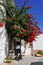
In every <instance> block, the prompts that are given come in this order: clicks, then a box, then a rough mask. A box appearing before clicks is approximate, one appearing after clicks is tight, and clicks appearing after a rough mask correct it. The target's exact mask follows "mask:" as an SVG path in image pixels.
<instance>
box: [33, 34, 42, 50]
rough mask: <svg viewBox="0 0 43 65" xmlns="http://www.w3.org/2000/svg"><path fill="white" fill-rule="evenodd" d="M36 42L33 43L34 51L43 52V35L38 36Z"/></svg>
mask: <svg viewBox="0 0 43 65" xmlns="http://www.w3.org/2000/svg"><path fill="white" fill-rule="evenodd" d="M37 37H38V38H36V42H35V41H34V42H33V49H34V50H43V34H40V35H39V36H37Z"/></svg>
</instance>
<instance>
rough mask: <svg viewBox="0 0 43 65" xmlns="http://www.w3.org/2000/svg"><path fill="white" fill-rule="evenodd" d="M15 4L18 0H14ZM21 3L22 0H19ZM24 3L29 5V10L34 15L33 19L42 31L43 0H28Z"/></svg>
mask: <svg viewBox="0 0 43 65" xmlns="http://www.w3.org/2000/svg"><path fill="white" fill-rule="evenodd" d="M14 1H15V2H16V4H17V3H18V0H14ZM19 1H20V2H21V3H22V2H23V1H24V0H19ZM26 5H31V6H32V8H31V9H30V10H29V12H30V13H31V14H32V15H33V16H34V17H35V20H36V21H38V23H39V24H38V26H39V27H40V28H41V30H42V31H43V0H29V1H28V2H27V4H26Z"/></svg>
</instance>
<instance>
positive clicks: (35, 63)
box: [30, 62, 43, 65]
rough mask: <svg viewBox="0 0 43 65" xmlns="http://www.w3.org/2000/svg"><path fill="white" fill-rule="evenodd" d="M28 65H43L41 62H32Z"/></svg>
mask: <svg viewBox="0 0 43 65" xmlns="http://www.w3.org/2000/svg"><path fill="white" fill-rule="evenodd" d="M30 65H43V62H33V63H31V64H30Z"/></svg>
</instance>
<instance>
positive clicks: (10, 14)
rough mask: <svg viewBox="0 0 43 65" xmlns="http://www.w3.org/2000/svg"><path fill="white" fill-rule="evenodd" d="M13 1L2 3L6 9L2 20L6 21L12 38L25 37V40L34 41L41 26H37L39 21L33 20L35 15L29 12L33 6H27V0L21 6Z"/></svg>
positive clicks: (6, 0) (8, 0) (7, 0)
mask: <svg viewBox="0 0 43 65" xmlns="http://www.w3.org/2000/svg"><path fill="white" fill-rule="evenodd" d="M11 2H12V1H11V0H5V2H4V1H3V3H0V4H1V5H2V6H4V8H5V10H6V17H5V18H4V19H3V20H2V21H4V22H6V24H5V26H6V29H7V32H8V34H9V35H10V36H11V38H14V37H17V38H20V39H21V38H23V39H24V40H25V41H28V42H33V40H35V37H36V35H37V34H38V33H39V31H40V28H39V27H38V26H37V24H38V23H37V22H34V23H33V22H32V21H33V19H34V17H33V16H32V15H31V14H30V13H27V11H28V10H29V9H30V8H32V7H31V6H25V4H26V2H27V0H25V1H24V3H23V4H22V5H21V8H19V7H18V8H17V6H16V5H15V6H14V5H12V3H11ZM1 26H2V25H1Z"/></svg>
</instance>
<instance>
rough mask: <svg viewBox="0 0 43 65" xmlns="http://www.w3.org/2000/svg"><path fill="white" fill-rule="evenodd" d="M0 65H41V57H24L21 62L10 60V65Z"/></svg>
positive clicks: (6, 64)
mask: <svg viewBox="0 0 43 65" xmlns="http://www.w3.org/2000/svg"><path fill="white" fill-rule="evenodd" d="M0 65H43V57H42V58H40V57H33V56H24V57H23V58H22V60H19V61H16V60H12V62H11V63H0Z"/></svg>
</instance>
